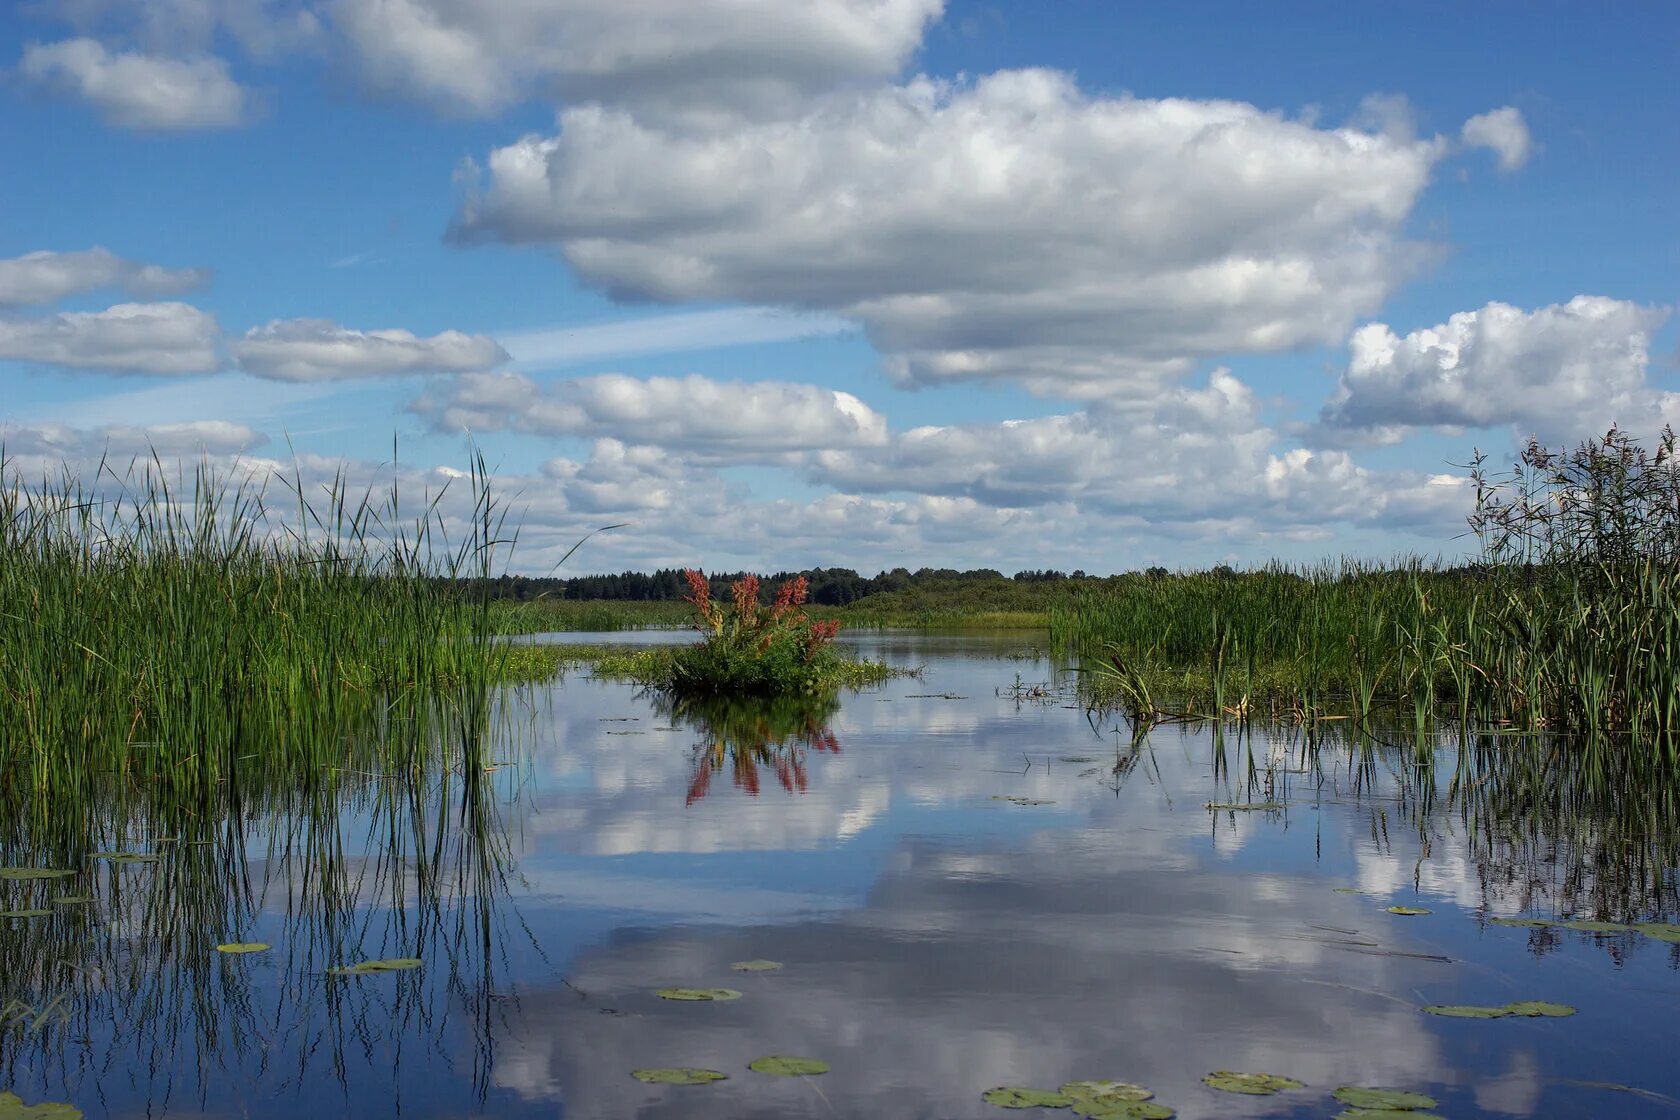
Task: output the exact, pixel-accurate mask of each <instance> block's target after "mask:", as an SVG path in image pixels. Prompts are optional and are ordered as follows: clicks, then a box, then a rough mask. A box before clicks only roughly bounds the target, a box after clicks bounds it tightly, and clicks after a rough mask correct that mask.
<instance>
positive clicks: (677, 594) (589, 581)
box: [474, 568, 1088, 607]
mask: <svg viewBox="0 0 1680 1120" xmlns="http://www.w3.org/2000/svg"><path fill="white" fill-rule="evenodd" d="M746 574H748V573H745V572H711V573H709V574H708V577H707V578H708V580H709V581H710V583H711V585H712V594H713V595H714V596H727V595H728V594H729V585H730V584H731V583H732V582H734V581H735V580H737V579H740V578H741V577H742V576H743V575H746ZM795 576H804V577H805V579H806V580H807V581H808V582H809V583H810V585H811V602H813V603H819V604H821V605H823V606H831V607H839V606H845V605H846V604H847V603H851V602H854V601H856V600H858V599H861V598H863V597H864V596H866V595H874V594H877V593H879V592H885V591H909V590H914V589H916V588H919V587H933V586H948V585H949V584H951V583H956V582H962V581H975V582H996V581H1001V580H1004V579H1005V578H1012V579H1013V580H1014V581H1015V582H1017V583H1053V582H1059V581H1063V580H1069V579H1086V578H1088V577H1087V576H1086V575H1085V573H1084V572H1082V571H1074V572H1059V571H1056V570H1054V569H1042V570H1040V569H1033V570H1029V571H1022V572H1016V573H1015V575H1014V576H1013V577H1005V576H1004V574H1003V573H1002V572H999V571H997V570H995V569H992V568H973V569H970V570H968V571H958V570H957V569H955V568H918V569H916V570H915V571H911V570H910V569H908V568H893V569H892V570H891V571H884V572H881V573H879V574H877V575H873V576H865V575H859V574H858V573H857V572H855V571H853V570H852V569H850V568H811V569H809V570H807V571H803V572H776V573H774V574H771V575H764V576H762V580H763V586H762V590H761V591H760V594H761V596H762V597H763V598H764V600H765V601H766V602H768V601H769V598H770V596H771V595H773V594H774V593H775V589H776V587H777V586H779V585H780V584H781V583H783V582H784V581H786V580H790V579H793V578H794V577H795ZM480 586H482V585H481V584H479V583H477V582H476V581H475V583H474V587H475V589H476V588H477V587H480ZM686 594H687V584H685V583H684V581H683V576H682V571H681V569H679V568H661V569H659V570H658V571H656V572H652V573H649V572H619V573H617V574H616V575H598V576H572V577H569V578H565V579H560V578H544V577H540V576H535V577H534V576H502V577H500V578H498V579H494V580H491V581H490V596H491V598H494V599H512V600H517V601H528V600H531V599H541V598H548V599H620V600H623V599H635V600H640V601H644V602H645V601H653V602H658V601H664V600H675V599H681V598H683V597H684V595H686Z"/></svg>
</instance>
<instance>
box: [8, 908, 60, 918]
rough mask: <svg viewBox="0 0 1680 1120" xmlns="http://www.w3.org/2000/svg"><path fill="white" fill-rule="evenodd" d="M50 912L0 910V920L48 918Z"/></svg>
mask: <svg viewBox="0 0 1680 1120" xmlns="http://www.w3.org/2000/svg"><path fill="white" fill-rule="evenodd" d="M50 917H52V911H51V910H0V918H50Z"/></svg>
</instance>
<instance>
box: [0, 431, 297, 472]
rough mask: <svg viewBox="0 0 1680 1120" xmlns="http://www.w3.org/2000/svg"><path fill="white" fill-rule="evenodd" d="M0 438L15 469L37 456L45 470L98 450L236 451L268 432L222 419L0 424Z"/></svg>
mask: <svg viewBox="0 0 1680 1120" xmlns="http://www.w3.org/2000/svg"><path fill="white" fill-rule="evenodd" d="M0 442H4V443H5V446H6V454H7V456H8V458H9V459H11V461H12V465H13V466H14V468H15V467H16V466H17V465H18V462H19V460H20V459H22V458H26V457H39V458H41V459H42V460H43V464H44V465H45V466H47V467H48V468H49V469H54V468H56V467H57V466H58V465H59V464H62V463H65V462H70V463H76V462H78V461H86V460H88V459H97V458H98V457H99V456H101V455H106V454H110V455H149V454H151V453H153V452H156V453H157V454H158V455H160V456H191V455H195V454H207V455H238V454H240V453H242V452H246V451H250V450H252V449H254V448H258V447H261V446H263V445H264V444H266V443H267V442H268V437H267V436H265V435H263V434H262V433H261V432H258V431H256V430H254V429H252V428H249V427H247V426H246V425H244V424H234V423H229V422H228V421H225V420H206V421H194V422H191V423H183V424H154V425H149V426H137V425H131V424H108V425H102V426H100V427H94V428H76V427H71V426H70V425H67V424H10V425H4V426H0Z"/></svg>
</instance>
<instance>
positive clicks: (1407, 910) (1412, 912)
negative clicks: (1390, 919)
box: [1384, 906, 1429, 918]
mask: <svg viewBox="0 0 1680 1120" xmlns="http://www.w3.org/2000/svg"><path fill="white" fill-rule="evenodd" d="M1384 909H1385V910H1387V911H1388V912H1389V913H1390V914H1398V915H1400V916H1401V917H1402V918H1416V917H1418V916H1419V915H1422V914H1427V913H1429V911H1428V910H1425V909H1424V908H1423V907H1421V906H1387V907H1384Z"/></svg>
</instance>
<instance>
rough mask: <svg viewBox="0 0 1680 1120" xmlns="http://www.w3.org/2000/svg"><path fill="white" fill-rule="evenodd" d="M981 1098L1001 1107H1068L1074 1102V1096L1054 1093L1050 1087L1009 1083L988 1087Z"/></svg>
mask: <svg viewBox="0 0 1680 1120" xmlns="http://www.w3.org/2000/svg"><path fill="white" fill-rule="evenodd" d="M980 1099H981V1100H983V1101H985V1102H986V1103H987V1104H995V1105H997V1106H998V1107H999V1108H1066V1107H1068V1106H1069V1105H1071V1104H1072V1103H1073V1098H1072V1097H1069V1096H1066V1095H1064V1094H1062V1093H1052V1092H1051V1091H1050V1090H1049V1089H1021V1088H1016V1087H1014V1086H1008V1085H1003V1086H999V1087H998V1088H996V1089H987V1090H986V1091H985V1092H984V1093H981V1094H980Z"/></svg>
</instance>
